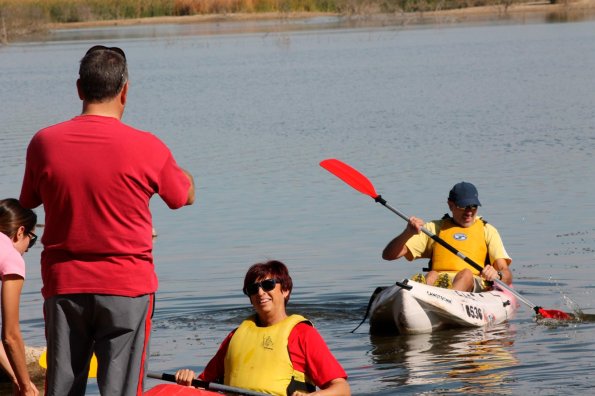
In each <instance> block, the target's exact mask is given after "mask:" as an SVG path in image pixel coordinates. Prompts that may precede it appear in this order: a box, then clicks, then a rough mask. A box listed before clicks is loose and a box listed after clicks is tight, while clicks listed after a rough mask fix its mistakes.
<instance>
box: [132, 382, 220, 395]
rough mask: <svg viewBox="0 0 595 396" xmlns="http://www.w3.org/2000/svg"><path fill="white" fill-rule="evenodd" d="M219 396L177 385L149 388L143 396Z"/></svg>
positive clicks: (215, 393) (216, 393)
mask: <svg viewBox="0 0 595 396" xmlns="http://www.w3.org/2000/svg"><path fill="white" fill-rule="evenodd" d="M214 395H217V396H221V393H218V392H211V391H208V390H206V389H196V388H191V387H189V386H182V385H178V384H161V385H157V386H155V387H154V388H151V389H150V390H149V391H148V392H145V393H144V396H214Z"/></svg>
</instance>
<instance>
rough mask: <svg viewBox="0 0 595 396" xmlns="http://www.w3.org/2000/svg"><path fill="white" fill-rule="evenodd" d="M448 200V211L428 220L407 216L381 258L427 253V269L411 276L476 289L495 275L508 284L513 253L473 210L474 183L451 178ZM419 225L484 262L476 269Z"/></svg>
mask: <svg viewBox="0 0 595 396" xmlns="http://www.w3.org/2000/svg"><path fill="white" fill-rule="evenodd" d="M447 202H448V207H449V209H450V211H451V213H452V216H449V215H444V217H443V218H442V219H441V220H434V221H432V222H430V223H427V224H424V221H423V220H422V219H419V218H417V217H411V218H410V219H409V222H408V223H407V227H406V228H405V230H404V231H403V232H402V233H401V234H400V235H398V236H397V237H395V238H394V239H393V240H392V241H390V242H389V243H388V245H387V246H386V247H385V248H384V251H383V252H382V258H383V259H385V260H396V259H398V258H401V257H403V256H405V258H406V259H407V260H409V261H412V260H415V259H418V258H428V259H430V272H428V273H427V275H426V276H425V277H424V276H423V275H422V274H418V275H416V276H414V277H413V280H415V281H418V282H422V283H427V284H428V285H434V286H439V287H446V288H452V289H455V290H461V291H476V292H478V291H481V290H484V289H486V288H488V287H489V285H488V284H486V283H485V281H493V280H494V279H500V280H501V281H503V282H506V283H507V284H509V285H510V284H511V283H512V273H511V272H510V271H509V269H508V266H509V265H510V263H511V262H512V259H511V258H510V257H509V256H508V253H507V252H506V249H504V244H503V243H502V239H501V238H500V234H499V233H498V230H497V229H496V228H495V227H494V226H492V225H491V224H488V223H487V222H486V221H485V220H483V219H482V218H481V217H480V216H477V209H478V207H479V206H481V203H480V202H479V194H478V192H477V189H476V188H475V186H474V185H473V184H471V183H468V182H460V183H457V184H455V186H454V187H453V188H452V189H451V190H450V193H449V195H448V201H447ZM422 227H425V228H426V229H427V230H429V231H430V232H431V233H433V234H437V235H438V237H440V239H442V240H445V241H446V242H447V243H448V244H449V245H451V246H453V247H454V248H455V249H457V250H458V251H460V252H462V253H463V254H464V255H465V256H467V257H469V258H470V259H471V260H473V261H474V262H476V263H478V264H479V265H483V270H482V271H481V273H480V272H479V271H478V270H476V269H474V268H471V267H470V266H469V264H467V263H466V262H465V261H463V259H461V258H460V257H458V256H456V255H455V254H454V253H452V252H451V251H449V250H448V249H446V248H445V247H443V246H442V245H440V244H438V243H435V242H434V240H433V239H431V238H430V237H429V236H427V235H426V234H425V233H422V232H421V229H422Z"/></svg>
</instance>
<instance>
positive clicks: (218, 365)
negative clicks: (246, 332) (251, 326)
mask: <svg viewBox="0 0 595 396" xmlns="http://www.w3.org/2000/svg"><path fill="white" fill-rule="evenodd" d="M233 333H235V330H234V331H232V332H231V333H229V334H228V335H227V337H225V339H224V340H223V342H222V343H221V345H219V350H218V351H217V353H216V354H215V356H213V357H212V358H211V360H210V361H209V363H208V364H207V366H206V367H205V369H204V370H203V372H202V373H200V375H199V376H198V379H201V380H203V381H207V382H217V383H220V384H222V383H223V377H224V375H225V366H224V362H225V355H226V354H227V348H228V347H229V342H230V341H231V336H233Z"/></svg>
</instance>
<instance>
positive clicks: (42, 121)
mask: <svg viewBox="0 0 595 396" xmlns="http://www.w3.org/2000/svg"><path fill="white" fill-rule="evenodd" d="M114 32H119V31H118V30H113V29H112V30H111V33H110V32H107V33H105V34H104V33H102V35H100V36H88V35H84V34H82V33H77V32H70V34H71V36H68V34H66V33H64V34H66V36H61V37H60V38H57V39H56V40H50V41H46V42H34V43H22V44H15V45H12V46H9V47H2V48H0V86H1V87H2V89H1V91H0V120H1V123H0V156H1V158H2V161H1V162H0V196H2V197H7V196H18V194H19V190H20V183H21V177H22V172H23V167H24V156H25V148H26V145H27V143H28V141H29V139H30V138H31V136H32V135H33V133H34V132H35V131H37V130H38V129H39V128H41V127H43V126H45V125H48V124H52V123H56V122H59V121H62V120H64V119H66V118H70V117H72V116H74V115H75V114H77V113H78V112H79V111H80V102H79V100H78V98H77V96H76V92H75V79H76V76H77V70H78V65H77V64H78V61H79V59H80V58H81V56H82V55H83V54H84V52H85V51H86V49H87V48H88V47H90V46H91V45H93V44H96V43H98V42H101V43H102V44H105V45H116V46H120V47H122V48H124V50H125V51H126V53H127V57H128V60H129V68H130V75H131V91H130V96H129V105H128V107H127V109H126V114H125V117H124V121H125V122H127V123H130V124H132V125H134V126H137V127H139V128H142V129H146V130H150V131H153V132H155V133H156V134H157V135H158V136H159V137H160V138H161V139H163V140H164V141H165V142H166V143H167V144H168V145H169V146H170V147H171V149H172V151H173V152H174V154H175V155H176V157H177V158H178V161H179V163H180V164H181V165H182V166H183V167H185V168H187V169H189V170H190V171H191V172H192V173H193V174H194V175H195V177H196V181H197V188H198V199H197V203H196V205H195V206H193V207H189V208H184V209H181V210H179V211H170V210H168V209H167V208H166V207H165V205H164V204H162V203H161V202H160V201H159V200H158V199H155V200H154V201H153V202H152V204H151V205H152V209H153V213H154V223H155V228H156V229H157V232H158V234H159V236H158V237H157V239H156V240H155V256H156V263H157V270H158V273H159V277H160V289H159V293H158V295H157V298H158V302H157V310H156V313H155V320H154V332H153V339H152V345H151V358H150V370H152V371H160V372H161V371H167V372H173V371H174V370H176V369H177V368H179V367H192V368H194V369H196V370H200V369H202V367H204V365H205V364H206V362H207V361H208V359H209V358H210V356H212V354H213V353H214V352H215V351H216V349H217V346H218V343H219V342H220V341H221V340H222V339H223V338H224V337H225V335H226V334H227V333H228V331H229V330H231V329H232V328H233V327H235V326H236V325H237V324H238V323H239V321H240V320H241V319H242V318H243V317H245V316H246V315H248V314H249V313H250V310H249V308H248V301H247V299H246V298H245V297H244V296H243V295H242V293H241V291H240V289H241V284H242V280H243V275H244V273H245V271H246V269H247V268H248V266H249V265H250V264H252V263H254V262H257V261H261V260H267V259H270V258H275V259H280V260H282V261H285V262H286V263H287V264H288V266H289V268H290V270H291V273H292V275H293V278H294V284H295V289H294V293H293V295H292V300H291V303H290V310H291V311H293V312H301V313H303V314H305V315H306V316H308V317H310V318H311V319H312V320H313V321H314V322H315V324H316V325H317V327H318V328H319V330H320V332H321V333H322V334H323V336H324V337H325V339H326V340H327V342H328V343H329V345H330V347H331V349H332V350H333V351H334V352H335V354H336V356H337V357H338V358H339V360H340V361H341V362H342V364H343V365H344V367H345V368H346V370H347V372H348V374H349V375H350V383H351V386H352V390H353V393H354V394H356V395H392V394H396V393H403V394H449V393H450V394H462V393H466V394H539V395H557V394H561V393H564V394H583V393H586V392H589V391H590V389H591V388H592V387H593V386H595V374H594V372H595V371H594V365H595V360H594V359H593V356H594V354H595V338H594V336H593V332H594V330H595V326H594V325H593V323H588V322H587V323H570V324H564V325H558V326H555V325H546V324H543V323H536V322H535V321H534V319H533V314H532V312H531V311H530V310H529V309H527V308H526V307H521V309H520V310H519V312H518V315H517V317H516V318H515V319H514V320H512V321H511V322H510V323H508V324H506V325H504V326H500V327H497V328H493V329H474V330H464V331H463V330H462V331H454V332H450V331H449V332H442V333H437V334H432V335H421V336H407V337H406V336H394V337H372V336H370V335H369V334H368V331H367V330H368V328H367V324H366V325H364V326H362V327H361V328H360V329H359V330H358V331H357V332H356V333H350V331H351V330H352V329H353V328H354V327H355V326H356V325H357V324H358V323H359V321H360V319H361V318H362V316H363V314H364V311H365V307H366V305H367V302H368V298H369V295H370V294H371V293H372V291H373V290H374V288H375V287H376V286H379V285H388V284H390V283H392V282H393V281H395V280H401V279H403V278H405V277H407V276H409V275H410V274H412V273H413V272H415V271H416V270H417V269H418V268H419V267H421V266H422V265H423V264H422V263H416V264H411V263H408V262H405V261H403V262H392V263H388V262H383V261H382V260H381V258H380V252H381V250H382V248H383V247H384V246H385V244H386V243H387V242H388V241H389V240H390V239H391V238H392V237H393V236H394V235H396V234H397V233H399V232H400V231H401V230H402V229H403V227H404V225H405V224H404V222H403V221H402V220H401V219H400V218H398V217H397V216H395V215H394V214H392V213H390V212H389V211H387V210H386V209H384V208H382V207H381V206H380V205H377V204H375V203H374V202H373V201H372V200H371V199H369V198H368V197H365V196H363V195H361V194H359V193H357V192H356V191H354V190H352V189H351V188H349V187H348V186H346V185H345V184H343V183H342V182H341V181H339V180H338V179H336V178H335V177H334V176H332V175H330V174H329V173H327V172H326V171H324V170H323V169H322V168H320V167H319V166H318V163H319V162H320V161H321V160H322V159H325V158H329V157H337V158H340V159H342V160H344V161H346V162H348V163H350V164H352V165H353V166H355V167H357V168H358V169H359V170H361V171H362V172H363V173H365V174H366V175H367V176H368V177H369V178H370V179H371V180H372V182H373V183H374V185H375V186H376V189H377V190H378V192H379V193H381V194H382V195H383V197H384V198H385V199H387V200H388V202H389V203H390V204H391V205H392V206H394V207H396V208H398V209H399V210H401V211H403V212H404V213H406V214H411V215H413V214H415V215H417V216H420V217H423V218H425V219H427V220H430V219H432V218H435V217H439V216H441V215H442V214H443V213H444V212H445V211H446V210H447V206H446V196H447V193H448V190H449V189H450V187H451V186H452V185H453V184H455V183H457V182H459V181H461V180H467V181H472V182H473V183H475V184H476V185H477V187H478V188H479V191H480V195H481V202H482V203H483V207H482V208H481V214H483V215H484V216H485V218H487V220H488V221H490V222H491V223H492V224H494V225H495V226H496V227H498V228H499V230H500V232H501V234H502V236H503V239H504V242H505V244H506V246H507V249H508V251H509V253H510V255H511V256H512V257H513V266H512V269H513V272H514V276H515V285H516V288H517V290H519V291H520V292H521V293H522V294H523V295H524V296H525V297H526V298H527V299H529V300H530V301H533V302H535V303H537V304H539V305H542V306H544V307H546V308H552V309H562V310H571V309H573V308H575V307H580V309H582V310H583V311H584V312H586V313H593V291H594V286H593V284H594V283H593V279H594V278H595V276H594V275H595V271H594V270H593V264H595V225H594V217H593V213H594V212H595V200H594V199H593V195H594V192H595V187H594V186H595V180H594V178H595V177H594V173H593V169H594V168H595V158H594V152H595V115H594V114H595V111H594V110H595V109H594V108H593V106H594V103H595V74H594V72H593V70H595V40H593V37H595V23H594V22H582V23H568V24H527V25H505V26H467V27H452V26H450V27H446V26H444V27H441V26H438V27H432V28H427V27H426V28H423V29H411V30H403V29H400V28H390V27H387V28H369V29H367V28H366V29H361V28H360V29H332V30H316V29H315V30H305V31H293V32H292V31H279V32H272V33H271V32H269V33H248V34H226V35H206V34H179V35H169V34H166V35H159V34H151V33H147V32H145V33H146V34H145V35H143V34H134V35H126V34H122V35H119V34H117V33H114ZM98 166H101V164H98ZM38 213H39V215H40V217H41V219H40V221H41V222H43V210H42V209H39V210H38ZM42 232H43V231H42V229H40V233H42ZM40 252H41V248H40V247H39V246H36V247H35V248H34V249H32V251H31V252H29V253H28V254H27V255H26V260H27V264H28V270H27V271H28V279H27V282H26V284H25V291H24V295H23V299H22V321H21V323H22V328H23V332H24V336H25V338H26V342H27V344H29V345H43V344H44V333H43V322H42V312H41V305H42V299H41V295H40V292H39V290H40V288H41V284H40V271H39V256H40ZM156 383H157V382H156V381H154V380H148V382H147V384H148V385H149V386H152V385H155V384H156ZM89 394H98V391H97V387H96V384H95V383H94V382H93V381H91V382H90V385H89Z"/></svg>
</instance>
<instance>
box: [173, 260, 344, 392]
mask: <svg viewBox="0 0 595 396" xmlns="http://www.w3.org/2000/svg"><path fill="white" fill-rule="evenodd" d="M292 287H293V283H292V280H291V277H290V276H289V272H288V270H287V267H286V266H285V265H284V264H283V263H282V262H280V261H269V262H266V263H257V264H254V265H252V266H251V267H250V268H249V269H248V272H247V273H246V276H245V278H244V288H243V292H244V294H246V295H247V296H248V298H250V303H251V304H252V306H253V307H254V310H255V311H256V314H255V315H252V316H250V317H249V318H247V319H246V320H244V321H243V322H242V323H241V324H240V326H239V327H238V328H237V329H235V330H233V331H232V332H231V333H230V334H229V335H228V336H227V337H226V338H225V340H223V342H222V343H221V346H220V347H219V350H218V352H217V353H216V354H215V356H214V357H213V358H212V359H211V361H210V362H209V363H208V364H207V366H206V367H205V369H204V371H203V372H202V373H201V374H200V376H199V377H198V378H199V379H200V380H203V381H207V382H218V383H222V384H225V385H229V386H234V387H238V388H244V389H250V390H253V391H258V392H263V393H268V394H273V395H283V396H284V395H292V396H301V395H307V394H315V395H329V396H330V395H337V396H338V395H350V394H351V391H350V388H349V384H348V382H347V374H346V373H345V370H343V368H342V367H341V365H340V364H339V362H338V361H337V360H336V359H335V357H334V356H333V355H332V353H331V352H330V351H329V349H328V347H327V345H326V343H325V342H324V340H323V339H322V337H321V336H320V334H319V333H318V331H317V330H316V329H315V328H314V327H313V326H312V323H310V321H308V320H307V319H306V318H304V317H303V316H301V315H288V314H287V312H286V311H285V307H286V305H287V302H288V301H289V297H290V295H291V290H292ZM194 378H195V373H194V371H192V370H189V369H182V370H179V371H178V372H177V373H176V382H177V383H178V384H181V385H190V384H191V383H192V380H193V379H194ZM316 387H318V388H320V389H319V390H318V391H316Z"/></svg>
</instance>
